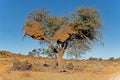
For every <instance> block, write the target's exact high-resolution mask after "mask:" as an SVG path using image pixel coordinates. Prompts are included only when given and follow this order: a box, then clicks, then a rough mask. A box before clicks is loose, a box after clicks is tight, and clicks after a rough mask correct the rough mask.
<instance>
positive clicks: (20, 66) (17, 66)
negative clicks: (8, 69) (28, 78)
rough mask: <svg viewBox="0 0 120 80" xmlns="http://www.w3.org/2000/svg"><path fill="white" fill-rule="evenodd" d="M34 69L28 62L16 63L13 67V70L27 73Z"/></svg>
mask: <svg viewBox="0 0 120 80" xmlns="http://www.w3.org/2000/svg"><path fill="white" fill-rule="evenodd" d="M31 68H32V64H31V63H29V62H28V61H23V62H21V61H19V60H17V61H15V62H14V63H13V66H12V70H20V71H26V70H30V69H31Z"/></svg>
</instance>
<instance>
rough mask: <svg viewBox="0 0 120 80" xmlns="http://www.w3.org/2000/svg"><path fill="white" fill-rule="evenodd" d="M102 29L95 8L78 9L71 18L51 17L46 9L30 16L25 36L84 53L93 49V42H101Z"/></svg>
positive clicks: (25, 28) (34, 12) (25, 27)
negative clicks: (50, 41)
mask: <svg viewBox="0 0 120 80" xmlns="http://www.w3.org/2000/svg"><path fill="white" fill-rule="evenodd" d="M101 27H102V24H101V20H100V16H99V13H98V11H97V10H96V9H95V8H78V9H77V11H76V12H74V13H72V14H71V17H67V16H63V17H57V16H55V15H50V14H49V11H48V10H46V9H40V10H36V11H33V12H32V13H30V14H29V16H28V18H27V21H26V25H25V26H24V30H25V35H29V36H31V37H32V38H33V39H36V40H46V41H49V40H52V42H53V41H55V42H57V44H58V45H61V46H62V47H64V48H69V49H68V51H70V52H72V53H73V52H74V51H77V52H78V53H84V52H85V51H87V50H90V49H91V44H92V43H93V42H98V41H99V40H101V39H100V38H101V33H100V30H101ZM25 35H24V36H25ZM78 53H77V54H78ZM75 55H76V54H75Z"/></svg>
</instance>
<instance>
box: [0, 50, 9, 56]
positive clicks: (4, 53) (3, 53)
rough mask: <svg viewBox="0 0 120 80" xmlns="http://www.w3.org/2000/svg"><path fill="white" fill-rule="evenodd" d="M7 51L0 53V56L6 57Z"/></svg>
mask: <svg viewBox="0 0 120 80" xmlns="http://www.w3.org/2000/svg"><path fill="white" fill-rule="evenodd" d="M7 53H8V51H0V55H6V54H7Z"/></svg>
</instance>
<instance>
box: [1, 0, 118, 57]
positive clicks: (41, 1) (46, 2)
mask: <svg viewBox="0 0 120 80" xmlns="http://www.w3.org/2000/svg"><path fill="white" fill-rule="evenodd" d="M119 3H120V0H109V1H108V0H74V1H73V0H51V1H50V0H0V50H7V51H11V52H14V53H22V54H27V53H28V52H29V51H31V50H32V49H35V48H36V49H37V48H40V47H41V46H40V44H39V41H36V40H33V39H31V38H29V37H27V38H25V39H24V40H22V35H23V31H22V27H23V26H24V24H25V20H26V17H27V16H28V15H29V13H30V12H32V11H34V10H37V9H40V8H46V9H48V10H49V11H50V14H53V15H57V16H64V15H65V16H68V15H70V14H71V13H72V12H75V10H76V9H77V8H79V7H95V8H96V9H98V10H99V12H100V16H101V19H102V22H103V30H102V34H103V42H104V47H102V46H95V47H94V48H93V50H91V51H90V52H87V54H85V55H83V56H84V57H90V56H92V57H102V58H109V57H112V56H113V57H120V33H119V31H120V15H119V14H120V9H119Z"/></svg>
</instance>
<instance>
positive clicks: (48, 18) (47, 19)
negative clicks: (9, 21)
mask: <svg viewBox="0 0 120 80" xmlns="http://www.w3.org/2000/svg"><path fill="white" fill-rule="evenodd" d="M28 20H37V21H39V22H40V24H41V25H42V30H43V32H44V34H45V36H47V37H48V38H49V39H51V37H52V36H53V35H54V33H55V32H56V31H57V30H58V29H59V28H60V27H61V26H63V25H65V24H66V23H67V20H68V19H67V17H66V16H65V17H57V16H54V15H49V11H48V10H46V9H40V10H36V11H33V12H32V13H31V14H30V15H29V16H28Z"/></svg>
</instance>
